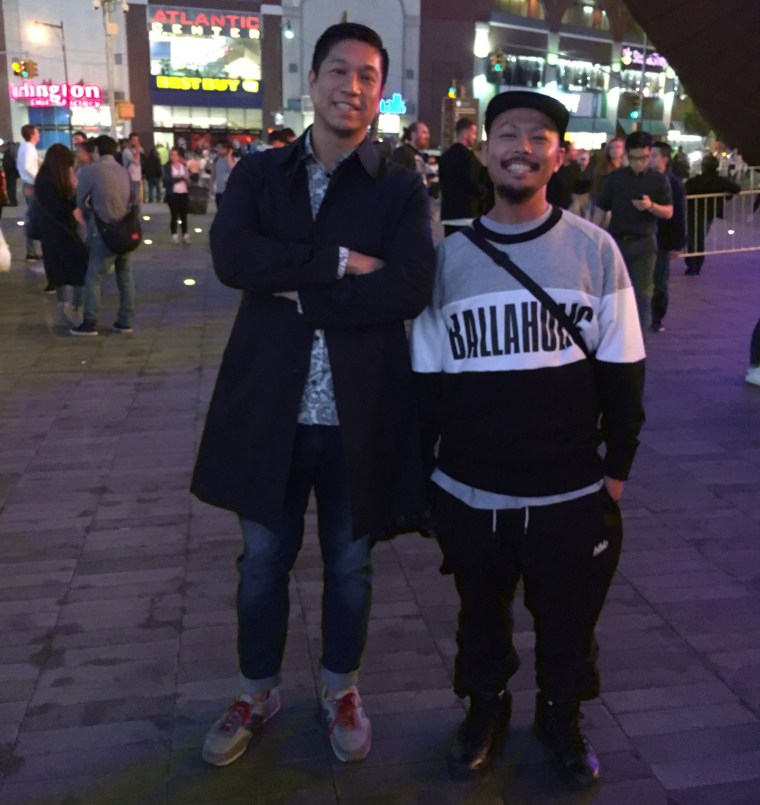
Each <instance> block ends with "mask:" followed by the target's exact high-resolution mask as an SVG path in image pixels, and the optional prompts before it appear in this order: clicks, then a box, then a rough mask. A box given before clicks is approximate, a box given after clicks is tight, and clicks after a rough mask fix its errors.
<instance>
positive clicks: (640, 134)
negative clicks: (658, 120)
mask: <svg viewBox="0 0 760 805" xmlns="http://www.w3.org/2000/svg"><path fill="white" fill-rule="evenodd" d="M653 142H654V137H652V135H651V134H650V133H649V132H648V131H634V132H631V133H630V134H629V135H628V136H627V137H626V138H625V150H626V151H633V149H634V148H651V147H652V143H653Z"/></svg>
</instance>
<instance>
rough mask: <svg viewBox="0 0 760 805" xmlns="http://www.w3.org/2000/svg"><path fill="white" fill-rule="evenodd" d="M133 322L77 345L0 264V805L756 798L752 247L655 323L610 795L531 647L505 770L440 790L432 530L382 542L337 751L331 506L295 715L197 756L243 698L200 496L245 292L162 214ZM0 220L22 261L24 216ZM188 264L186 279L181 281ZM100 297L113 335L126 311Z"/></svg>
mask: <svg viewBox="0 0 760 805" xmlns="http://www.w3.org/2000/svg"><path fill="white" fill-rule="evenodd" d="M146 212H149V213H150V214H151V220H150V221H147V222H146V223H145V236H146V237H148V238H150V239H152V240H153V243H152V244H151V245H143V246H142V247H141V248H140V250H139V251H138V252H137V253H136V255H135V258H134V264H135V276H136V284H137V289H138V291H137V299H138V309H137V318H136V325H135V334H134V336H126V335H120V334H115V333H113V334H112V333H110V332H108V331H107V330H106V331H104V332H102V334H101V335H100V336H99V337H98V338H73V337H70V336H69V335H68V334H67V332H66V331H65V330H64V329H62V328H58V327H56V325H55V301H54V299H53V298H51V297H49V296H46V295H44V294H43V293H42V288H43V286H44V279H43V278H42V277H41V276H40V275H39V273H35V272H34V271H32V270H30V269H29V268H28V266H27V265H25V264H24V263H23V262H21V261H19V260H18V259H17V260H16V262H15V264H14V266H13V268H12V270H11V272H10V273H7V274H0V805H12V804H20V803H23V804H24V805H49V804H53V803H60V805H79V804H80V803H82V804H83V803H88V805H89V804H91V805H106V803H108V804H109V805H110V804H113V805H142V804H143V803H145V804H146V805H148V804H149V805H159V803H160V805H217V804H218V805H222V804H223V803H224V804H229V805H232V803H239V805H243V803H245V805H257V803H287V804H288V805H289V804H290V803H293V804H299V805H333V804H334V803H341V805H343V804H346V805H370V804H372V805H396V804H397V803H404V804H406V803H410V804H411V803H419V805H427V804H428V803H434V804H435V805H445V804H446V803H452V805H453V804H456V805H459V803H475V804H477V805H481V804H482V805H492V804H493V805H497V804H501V803H506V804H507V805H581V803H583V805H590V804H591V803H593V805H758V803H760V388H757V387H751V386H747V385H745V384H744V382H743V378H744V371H745V369H746V365H747V359H748V342H749V337H750V333H751V331H752V328H753V327H754V325H755V322H756V320H757V318H758V316H760V253H758V254H751V253H750V254H737V255H732V256H723V257H709V258H708V259H707V263H706V266H705V268H704V270H703V273H702V275H701V276H699V277H684V276H682V273H683V264H682V263H681V262H680V261H679V262H676V263H675V264H674V277H673V280H672V301H671V312H670V313H669V315H668V317H667V319H666V320H665V326H666V327H667V329H666V331H665V332H663V333H661V334H658V335H652V336H651V337H650V338H648V352H649V360H648V367H647V387H646V408H647V417H648V421H647V424H646V427H645V430H644V432H643V434H642V445H641V449H640V451H639V456H638V459H637V462H636V464H635V465H634V475H633V477H632V479H631V480H630V481H629V483H628V484H627V486H626V491H625V496H624V505H623V508H624V516H625V523H626V537H625V544H624V553H623V557H622V561H621V565H620V569H619V572H618V574H617V576H616V580H615V582H614V585H613V588H612V590H611V593H610V596H609V601H608V604H607V607H606V609H605V610H604V613H603V615H602V619H601V623H600V625H599V630H598V632H599V641H600V644H601V670H602V677H603V694H602V696H601V698H600V699H599V700H597V701H595V702H592V703H590V704H588V705H587V706H586V707H585V714H586V718H585V721H584V728H585V729H586V730H587V732H588V734H589V737H590V738H591V740H592V742H593V743H594V745H595V746H596V748H597V750H598V752H599V754H600V757H601V762H602V769H603V774H604V782H603V784H602V785H601V786H600V787H599V788H597V789H596V790H594V791H593V792H586V793H584V794H569V793H567V792H566V791H565V790H564V788H563V786H562V784H561V781H560V780H559V778H558V776H557V774H556V770H555V767H554V766H553V765H552V763H551V761H550V759H549V758H548V756H547V754H546V751H545V750H544V748H543V747H542V746H541V745H540V744H539V743H538V741H537V740H536V739H535V738H534V737H533V735H532V732H531V729H530V724H531V720H532V715H533V704H534V681H533V672H532V656H531V653H532V646H533V636H532V630H531V623H530V618H529V616H528V615H527V613H526V612H525V610H524V609H523V608H522V606H518V608H517V612H516V618H517V635H516V639H517V644H518V646H519V649H520V652H521V656H522V660H523V664H522V668H521V670H520V671H519V672H518V674H517V675H516V677H515V678H514V679H513V684H512V690H513V691H514V695H515V712H514V716H513V721H512V728H511V731H510V734H509V737H508V740H507V741H506V743H505V745H504V748H503V751H502V752H501V753H500V755H499V757H498V760H497V762H496V764H495V768H494V770H493V772H492V773H491V774H489V775H488V776H486V777H485V778H484V779H483V780H482V781H479V782H477V783H464V784H463V783H453V782H450V781H449V780H448V777H447V774H446V771H445V767H444V764H443V761H442V759H443V756H444V754H445V752H446V748H447V743H448V740H449V738H450V735H451V733H452V731H453V730H454V728H455V727H456V726H457V725H458V724H459V722H460V721H461V719H462V717H463V714H464V709H463V705H462V703H461V702H459V700H458V699H457V698H456V697H455V696H454V694H453V692H452V690H451V676H452V666H453V657H454V651H455V643H454V630H455V616H456V611H457V599H456V595H455V592H454V588H453V584H452V582H451V579H450V578H448V577H444V576H441V575H440V574H439V572H438V566H439V554H438V550H437V547H436V545H435V544H434V543H432V542H430V541H427V540H425V539H423V538H421V537H419V536H405V537H402V538H399V539H396V540H395V541H393V542H391V543H386V544H382V545H380V546H379V547H378V548H377V550H376V551H375V595H374V604H373V609H372V620H371V624H370V635H369V644H368V648H367V652H366V656H365V661H364V668H363V675H362V683H361V691H362V694H363V698H364V702H365V705H366V709H367V712H368V714H369V715H370V716H371V718H372V723H373V727H374V745H373V748H372V752H371V753H370V756H369V757H368V758H367V760H366V761H364V762H363V763H361V764H357V765H352V766H346V765H343V764H340V763H339V762H338V761H336V760H335V759H334V758H333V757H332V755H331V753H330V750H329V747H328V746H327V744H326V742H325V740H324V737H323V734H322V731H321V728H320V726H319V724H318V721H317V719H316V714H317V684H316V681H315V668H316V664H317V662H318V659H319V643H320V640H319V610H320V588H321V583H320V560H319V553H318V549H317V547H316V539H315V519H314V516H313V515H311V516H309V518H308V521H307V537H306V544H305V547H304V550H303V551H302V553H301V556H300V558H299V560H298V563H297V566H296V570H295V573H294V578H293V584H292V587H291V597H292V606H291V620H290V633H289V638H288V644H287V649H286V656H285V663H284V683H283V687H282V693H283V703H284V707H283V711H282V712H281V713H280V714H279V715H278V716H277V717H276V719H274V720H273V721H272V722H271V724H269V725H267V727H266V728H265V730H264V732H263V734H262V735H261V736H258V737H257V738H255V739H254V744H253V745H252V747H251V749H250V750H249V751H248V753H247V754H246V755H244V756H243V758H241V759H240V760H239V761H238V762H237V763H235V764H234V765H232V766H229V767H227V768H224V769H216V768H211V767H209V766H206V765H205V764H204V763H203V761H202V760H201V758H200V751H199V748H200V745H201V743H202V741H203V737H204V735H205V732H206V729H207V728H208V726H209V724H210V723H211V722H212V721H213V720H214V719H215V718H216V717H217V716H218V715H219V714H220V712H221V711H222V710H223V709H224V707H225V706H226V704H227V703H228V702H229V700H230V698H231V697H232V696H233V695H234V694H235V693H236V692H237V691H236V681H235V680H236V675H237V664H236V656H235V611H234V590H235V584H236V575H235V568H234V559H235V557H236V555H237V554H238V552H239V550H240V538H239V534H238V529H237V524H236V520H235V518H234V516H232V515H231V514H229V513H226V512H221V511H218V510H215V509H213V508H211V507H209V506H206V505H204V504H202V503H199V502H198V501H196V500H195V499H193V498H192V497H191V496H190V495H189V493H188V483H189V476H190V471H191V468H192V463H193V457H194V453H195V449H196V445H197V442H198V438H199V434H200V431H201V427H202V424H203V418H204V413H205V409H206V406H207V404H208V400H209V397H210V394H211V391H212V387H213V383H214V380H215V377H216V372H217V368H218V365H219V362H220V359H221V354H222V350H223V347H224V344H225V342H226V337H227V334H228V331H229V328H230V324H231V321H232V318H233V316H234V313H235V310H236V306H237V303H238V294H237V293H236V292H234V291H231V290H229V289H226V288H223V287H222V286H221V285H220V284H219V283H218V281H217V280H216V278H215V276H214V274H213V271H212V269H211V265H210V255H209V251H208V242H207V230H208V226H209V224H210V216H204V217H198V218H195V219H193V220H191V230H192V228H193V227H195V226H197V227H198V228H200V229H202V230H203V231H202V232H200V233H193V234H192V237H193V242H192V244H191V245H189V246H179V245H173V244H172V243H171V242H170V240H169V232H168V215H167V213H166V211H165V208H163V207H160V206H158V205H155V206H148V207H146ZM14 213H15V216H16V217H18V215H19V212H18V210H17V209H16V210H9V209H7V208H6V210H4V216H3V219H2V227H3V231H4V232H5V234H6V237H7V238H8V240H9V241H10V243H11V247H12V250H13V252H14V255H15V256H16V257H17V258H18V257H20V256H23V241H22V234H23V230H22V229H21V228H20V227H18V226H17V225H16V222H15V220H14V219H13V216H14ZM187 279H194V280H195V285H186V284H184V281H185V280H187ZM115 310H116V290H115V283H114V280H113V277H109V278H108V280H107V282H106V283H105V286H104V314H103V319H102V321H101V325H104V326H105V327H106V328H107V327H108V326H109V325H110V324H111V322H112V321H114V319H115Z"/></svg>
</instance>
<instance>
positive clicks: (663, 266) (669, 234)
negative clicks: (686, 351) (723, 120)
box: [650, 141, 686, 333]
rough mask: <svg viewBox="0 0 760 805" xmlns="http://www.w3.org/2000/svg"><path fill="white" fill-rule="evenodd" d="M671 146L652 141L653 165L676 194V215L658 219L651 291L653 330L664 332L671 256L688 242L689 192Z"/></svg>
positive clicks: (674, 196)
mask: <svg viewBox="0 0 760 805" xmlns="http://www.w3.org/2000/svg"><path fill="white" fill-rule="evenodd" d="M671 154H672V149H671V147H670V146H669V145H668V143H666V142H662V141H658V142H656V143H654V144H653V145H652V155H651V160H650V165H651V167H652V168H653V169H654V170H656V171H658V172H659V173H662V174H664V176H665V178H666V179H667V180H668V182H669V184H670V194H671V196H672V197H673V217H672V218H659V219H658V220H657V259H656V261H655V264H654V293H653V295H652V327H651V329H652V332H655V333H661V332H662V331H663V330H664V329H665V327H664V325H663V323H662V320H663V319H664V318H665V314H666V313H667V312H668V280H669V279H670V260H671V258H672V257H674V256H676V255H677V254H678V253H679V252H680V251H681V249H683V246H684V243H685V242H686V195H685V193H684V189H683V182H682V181H681V179H680V178H679V177H678V176H676V174H675V173H673V171H671V170H670V156H671Z"/></svg>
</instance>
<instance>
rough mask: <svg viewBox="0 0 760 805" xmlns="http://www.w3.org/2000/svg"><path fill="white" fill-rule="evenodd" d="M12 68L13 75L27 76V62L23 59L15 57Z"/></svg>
mask: <svg viewBox="0 0 760 805" xmlns="http://www.w3.org/2000/svg"><path fill="white" fill-rule="evenodd" d="M11 69H12V70H13V75H17V76H22V77H23V78H26V75H25V73H26V62H25V61H24V60H23V59H14V60H13V61H12V62H11Z"/></svg>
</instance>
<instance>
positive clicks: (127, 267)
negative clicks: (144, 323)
mask: <svg viewBox="0 0 760 805" xmlns="http://www.w3.org/2000/svg"><path fill="white" fill-rule="evenodd" d="M131 261H132V254H131V252H130V253H129V254H114V253H113V252H112V251H111V250H110V249H109V248H108V246H106V244H105V243H104V242H103V238H101V237H100V232H98V229H97V227H96V226H95V224H94V223H93V225H92V227H91V229H90V261H89V263H88V264H87V276H86V277H85V281H84V320H85V321H86V322H90V323H93V324H97V321H98V317H99V316H100V297H101V287H100V286H101V285H102V284H103V280H104V279H105V277H106V275H107V274H108V272H109V271H110V270H111V267H112V266H113V268H114V271H115V273H116V287H117V288H118V290H119V312H118V314H117V316H116V321H117V322H118V323H119V324H121V325H124V326H125V327H131V326H132V324H133V320H134V317H135V282H134V279H133V277H132V262H131Z"/></svg>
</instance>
